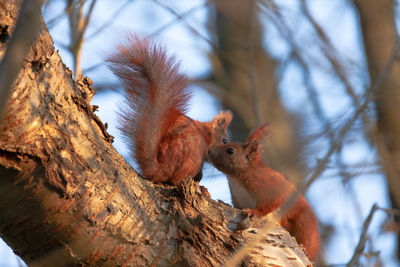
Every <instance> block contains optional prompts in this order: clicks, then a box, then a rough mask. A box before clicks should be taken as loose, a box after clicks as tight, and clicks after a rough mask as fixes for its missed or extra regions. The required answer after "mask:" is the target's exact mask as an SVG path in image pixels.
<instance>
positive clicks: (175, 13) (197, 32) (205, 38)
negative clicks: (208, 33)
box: [153, 0, 217, 49]
mask: <svg viewBox="0 0 400 267" xmlns="http://www.w3.org/2000/svg"><path fill="white" fill-rule="evenodd" d="M153 2H154V3H156V4H158V5H159V6H161V7H163V8H165V10H167V11H168V12H170V13H171V14H173V15H175V16H176V17H177V18H178V19H179V20H180V21H182V22H183V23H184V24H185V25H186V27H187V28H188V29H189V30H190V31H191V32H193V33H194V34H195V35H197V36H199V37H200V38H201V39H203V40H204V41H206V42H207V43H208V44H209V45H210V46H212V47H213V48H214V49H217V46H216V45H215V44H214V43H213V42H212V41H211V40H210V39H208V38H207V37H205V36H203V35H202V34H201V33H200V32H199V31H198V30H196V29H195V28H193V27H192V26H191V25H189V23H187V22H186V20H185V18H184V16H182V15H181V14H179V13H178V12H176V11H175V10H174V9H172V8H171V7H169V6H168V5H166V4H165V3H164V2H161V1H159V0H153Z"/></svg>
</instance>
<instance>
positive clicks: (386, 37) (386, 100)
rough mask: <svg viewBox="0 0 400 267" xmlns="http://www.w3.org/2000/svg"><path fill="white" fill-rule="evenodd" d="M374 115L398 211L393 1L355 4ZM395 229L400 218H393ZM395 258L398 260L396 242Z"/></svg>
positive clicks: (399, 79) (399, 69) (399, 96)
mask: <svg viewBox="0 0 400 267" xmlns="http://www.w3.org/2000/svg"><path fill="white" fill-rule="evenodd" d="M355 4H356V7H357V10H358V12H359V17H360V22H361V28H362V37H363V40H364V49H365V54H366V58H367V62H368V71H369V76H370V80H371V84H372V87H374V85H375V84H376V83H377V82H380V80H381V79H382V78H383V76H382V75H384V76H385V77H384V78H385V79H384V80H383V81H381V85H380V86H378V87H376V88H375V90H374V91H373V92H371V93H373V95H374V100H375V108H376V113H377V133H376V136H377V138H376V144H377V148H378V153H379V155H380V161H381V164H382V166H383V168H384V170H385V173H386V178H387V179H386V180H387V184H388V187H389V195H390V198H391V200H392V206H393V208H395V209H399V208H400V191H399V188H400V108H399V107H400V62H399V60H398V59H397V60H395V59H396V58H397V57H398V56H399V39H398V33H397V31H396V24H395V2H394V1H393V0H382V1H374V0H356V1H355ZM394 218H395V220H396V222H397V225H400V218H399V217H398V216H395V217H394ZM397 258H398V259H399V260H400V238H399V237H398V251H397Z"/></svg>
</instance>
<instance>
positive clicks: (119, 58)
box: [108, 35, 231, 185]
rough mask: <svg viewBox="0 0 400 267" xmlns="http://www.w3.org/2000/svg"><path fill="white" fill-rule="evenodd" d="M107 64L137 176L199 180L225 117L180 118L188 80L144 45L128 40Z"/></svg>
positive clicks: (156, 48)
mask: <svg viewBox="0 0 400 267" xmlns="http://www.w3.org/2000/svg"><path fill="white" fill-rule="evenodd" d="M108 62H109V65H110V68H111V69H112V71H113V72H114V73H115V74H116V75H117V76H118V77H119V79H120V80H121V83H122V85H123V87H124V93H125V105H124V107H123V108H121V109H120V110H121V111H120V118H121V122H120V125H121V126H120V130H121V131H122V133H123V134H124V138H125V140H126V141H127V143H128V144H129V146H130V150H131V151H132V154H133V157H134V158H135V159H136V161H137V163H138V164H139V167H140V169H141V172H142V175H144V176H146V177H147V178H150V179H152V180H153V181H154V182H170V183H172V184H174V185H178V184H180V182H181V181H182V180H183V179H185V178H186V177H189V176H190V177H192V178H193V177H195V176H196V177H199V176H201V169H202V166H203V161H204V159H205V156H206V154H207V149H208V146H209V145H210V144H212V143H213V142H216V141H215V140H216V139H222V138H226V128H227V126H228V124H229V122H230V120H231V114H230V112H226V113H221V114H220V115H219V116H216V117H215V118H214V120H213V121H212V122H205V123H202V122H198V121H195V120H193V119H191V118H189V117H187V116H185V115H184V113H185V112H186V109H187V106H188V101H189V98H190V93H189V91H188V89H187V86H188V78H187V77H186V76H185V75H184V74H182V73H181V72H180V70H179V64H178V63H177V61H176V60H175V58H174V57H171V56H168V55H167V53H166V51H165V49H164V48H163V47H161V46H159V45H155V44H154V43H152V42H151V41H149V40H148V39H145V38H139V37H136V36H134V35H130V36H128V38H127V41H125V43H124V44H120V45H119V46H117V49H116V52H115V53H114V54H113V55H111V56H110V57H109V58H108Z"/></svg>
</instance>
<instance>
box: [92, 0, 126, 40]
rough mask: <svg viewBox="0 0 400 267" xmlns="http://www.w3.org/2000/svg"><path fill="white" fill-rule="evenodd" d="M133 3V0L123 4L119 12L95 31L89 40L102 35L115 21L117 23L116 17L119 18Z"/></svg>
mask: <svg viewBox="0 0 400 267" xmlns="http://www.w3.org/2000/svg"><path fill="white" fill-rule="evenodd" d="M132 2H133V1H132V0H126V1H125V3H123V4H122V5H121V6H120V7H119V8H118V9H117V11H115V12H114V13H113V14H112V15H111V16H110V18H109V19H108V20H107V21H106V22H104V23H103V24H102V25H101V26H100V27H98V28H97V30H95V31H94V32H93V33H92V34H91V35H90V36H89V37H88V39H90V38H92V37H94V36H96V35H97V34H99V33H101V32H102V31H104V30H105V29H106V28H107V27H110V26H111V25H112V24H113V23H114V22H115V21H116V19H115V18H116V17H118V15H119V14H120V13H121V12H122V11H125V10H126V8H125V7H126V6H127V5H129V4H131V3H132Z"/></svg>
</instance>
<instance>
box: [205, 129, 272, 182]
mask: <svg viewBox="0 0 400 267" xmlns="http://www.w3.org/2000/svg"><path fill="white" fill-rule="evenodd" d="M266 133H267V124H263V125H261V126H260V127H258V128H257V129H255V130H254V131H253V132H252V133H251V134H250V135H249V137H248V138H247V140H246V142H245V143H244V144H243V143H228V144H222V145H216V146H214V147H212V148H210V149H209V151H208V158H209V161H210V162H211V163H212V164H213V165H214V166H215V167H216V168H217V169H218V170H220V171H222V172H224V173H226V174H230V175H235V173H238V172H241V171H245V170H247V168H249V167H251V165H252V163H253V162H255V161H257V160H262V159H261V155H262V151H263V150H262V141H263V137H264V136H265V134H266Z"/></svg>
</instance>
